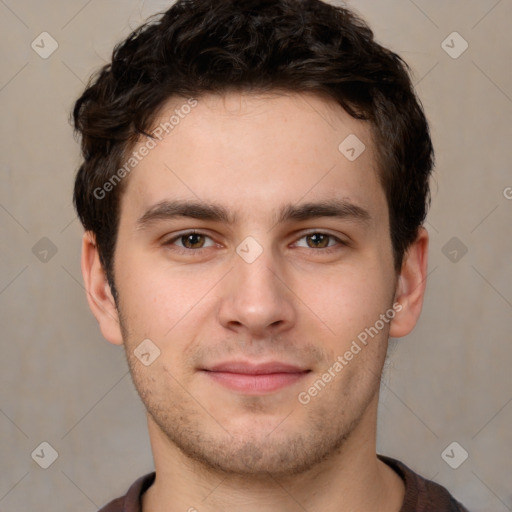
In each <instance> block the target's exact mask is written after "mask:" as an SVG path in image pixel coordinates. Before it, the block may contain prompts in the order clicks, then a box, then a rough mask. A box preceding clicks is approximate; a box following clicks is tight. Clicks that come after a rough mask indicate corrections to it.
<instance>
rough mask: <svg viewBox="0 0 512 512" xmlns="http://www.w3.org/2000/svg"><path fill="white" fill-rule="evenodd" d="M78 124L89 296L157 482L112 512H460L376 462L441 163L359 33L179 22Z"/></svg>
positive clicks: (127, 54)
mask: <svg viewBox="0 0 512 512" xmlns="http://www.w3.org/2000/svg"><path fill="white" fill-rule="evenodd" d="M74 120H75V126H76V129H77V130H78V132H79V133H80V135H81V137H82V150H83V155H84V162H83V164H82V166H81V167H80V169H79V172H78V175H77V178H76V183H75V193H74V200H75V204H76V207H77V211H78V214H79V216H80V219H81V221H82V223H83V225H84V227H85V235H84V238H83V254H82V271H83V276H84V281H85V285H86V290H87V297H88V301H89V304H90V307H91V309H92V311H93V313H94V315H95V316H96V318H97V320H98V322H99V325H100V328H101V331H102V333H103V335H104V337H105V338H106V339H107V340H108V341H110V342H111V343H114V344H119V345H124V348H125V350H126V356H127V360H128V364H129V367H130V371H131V375H132V377H133V380H134V383H135V386H136V388H137V390H138V392H139V395H140V397H141V399H142V401H143V402H144V404H145V406H146V409H147V419H148V429H149V435H150V440H151V445H152V451H153V457H154V462H155V470H156V471H155V473H152V474H150V475H146V476H145V477H142V478H140V479H139V480H137V482H135V483H134V484H133V485H132V486H131V487H130V490H129V491H128V493H127V494H126V496H124V497H122V498H119V499H117V500H115V501H113V502H111V503H110V504H108V505H106V506H105V507H104V508H103V509H102V511H104V512H107V511H108V512H120V511H124V512H135V511H144V512H163V511H165V512H177V511H189V512H193V511H196V510H197V511H200V512H210V511H221V510H226V511H233V510H238V511H243V512H253V511H256V510H257V511H258V512H268V511H273V512H274V511H280V512H292V511H293V512H295V511H319V510H322V511H323V512H335V511H336V512H344V511H354V510H357V511H360V512H365V511H379V512H398V511H401V512H406V511H407V512H409V511H416V510H418V511H419V510H421V511H436V512H439V511H463V510H465V509H464V508H463V507H462V505H460V504H459V503H458V502H457V501H456V500H455V499H454V498H452V497H451V496H450V494H449V493H448V491H446V489H444V488H443V487H441V486H439V485H437V484H435V483H433V482H430V481H427V480H424V479H423V478H421V477H420V476H418V475H416V474H415V473H413V472H412V471H411V470H410V469H408V468H407V467H406V466H405V465H403V464H402V463H400V462H398V461H396V460H393V459H390V458H387V457H384V456H381V455H377V454H376V423H377V406H378V397H379V383H380V376H381V373H382V368H383V364H384V361H385V357H386V350H387V344H388V338H389V337H390V336H392V337H402V336H405V335H406V334H408V333H409V332H410V331H411V330H412V329H413V328H414V325H415V323H416V321H417V319H418V317H419V314H420V310H421V307H422V301H423V295H424V290H425V278H426V269H427V249H428V235H427V232H426V230H425V229H424V228H423V227H422V223H423V221H424V219H425V215H426V211H427V206H428V200H429V187H428V179H429V175H430V172H431V169H432V166H433V150H432V145H431V140H430V136H429V130H428V125H427V121H426V120H425V116H424V114H423V111H422V108H421V106H420V104H419V101H418V100H417V98H416V96H415V94H414V92H413V90H412V86H411V82H410V79H409V76H408V73H407V67H406V65H405V64H404V63H403V62H402V61H401V59H400V58H399V57H398V56H397V55H395V54H394V53H392V52H390V51H389V50H387V49H385V48H383V47H381V46H380V45H378V44H377V43H376V42H375V41H374V40H373V35H372V32H371V31H370V29H369V28H368V27H367V26H366V25H365V24H364V22H363V21H362V20H360V19H359V18H357V17H356V16H355V15H354V14H353V13H351V12H350V11H348V10H346V9H344V8H341V7H333V6H330V5H328V4H325V3H322V2H320V1H319V0H300V1H299V0H238V1H227V0H223V1H219V2H210V1H208V0H193V1H186V0H181V1H178V2H177V3H176V4H175V5H173V6H172V7H171V8H170V9H169V10H168V11H167V12H166V13H165V14H164V15H163V16H162V17H161V18H159V19H158V20H154V21H153V22H151V23H149V24H146V25H144V26H143V27H141V28H140V29H138V30H136V31H135V32H134V33H133V34H131V35H130V37H129V38H128V39H127V40H126V41H124V42H123V43H122V44H121V45H120V46H118V47H117V48H116V49H115V51H114V54H113V59H112V63H111V65H108V66H105V67H104V68H103V69H102V71H101V73H100V74H99V75H98V76H97V77H96V78H95V79H94V81H93V82H92V83H91V84H90V85H89V86H88V88H87V89H86V91H85V92H84V94H83V95H82V96H81V98H80V99H79V100H78V101H77V103H76V105H75V109H74Z"/></svg>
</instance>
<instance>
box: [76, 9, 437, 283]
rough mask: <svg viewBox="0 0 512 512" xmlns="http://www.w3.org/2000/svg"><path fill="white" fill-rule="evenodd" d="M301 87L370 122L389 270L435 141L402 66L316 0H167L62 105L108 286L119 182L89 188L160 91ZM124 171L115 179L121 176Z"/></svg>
mask: <svg viewBox="0 0 512 512" xmlns="http://www.w3.org/2000/svg"><path fill="white" fill-rule="evenodd" d="M232 90H237V91H249V92H258V93H259V92H265V91H276V90H280V91H285V92H289V93H301V92H312V93H316V94H318V95H320V96H322V97H324V98H326V99H331V100H334V101H336V102H337V104H339V105H340V106H341V107H342V108H343V109H345V110H346V111H347V112H348V113H349V114H350V115H351V116H352V117H354V118H356V119H360V120H364V121H366V122H368V123H369V124H370V127H371V129H372V133H373V136H374V143H375V144H376V147H377V150H378V155H379V156H378V159H379V162H378V164H379V179H380V182H381V184H382V187H383V190H384V192H385V195H386V199H387V203H388V209H389V224H390V237H391V241H392V246H393V252H394V261H395V268H396V270H399V269H400V267H401V264H402V260H403V255H404V253H405V251H406V249H407V248H408V246H409V245H410V244H411V243H412V242H413V241H414V239H415V238H416V236H417V232H418V228H419V227H420V226H421V225H422V223H423V222H424V220H425V217H426V213H427V210H428V207H429V203H430V191H429V176H430V173H431V171H432V168H433V165H434V151H433V147H432V142H431V138H430V133H429V127H428V123H427V120H426V118H425V115H424V112H423V108H422V106H421V102H420V101H419V99H418V98H417V96H416V94H415V92H414V88H413V85H412V83H411V79H410V76H409V68H408V66H407V64H406V63H405V62H404V61H403V60H402V59H401V58H400V57H399V56H398V55H397V54H395V53H393V52H392V51H390V50H389V49H386V48H384V47H382V46H381V45H380V44H378V43H377V42H376V41H375V39H374V36H373V33H372V31H371V29H370V28H369V27H368V26H367V25H366V23H365V22H364V21H363V20H362V19H360V18H359V17H358V16H357V15H356V14H355V13H353V12H352V11H350V10H348V9H346V8H343V7H335V6H333V5H329V4H327V3H324V2H322V1H320V0H216V1H211V0H178V1H177V2H176V3H175V4H174V5H172V6H171V7H170V8H169V10H168V11H167V12H165V13H163V14H160V15H158V16H157V17H155V18H152V19H150V20H149V21H148V22H146V23H145V24H144V25H142V26H141V27H139V28H138V29H136V30H135V31H133V32H132V33H131V34H130V35H129V36H128V38H127V39H126V40H125V41H123V42H121V43H120V44H118V45H117V46H116V47H115V48H114V51H113V54H112V62H111V63H109V64H107V65H105V66H104V67H103V68H101V69H100V71H99V72H98V73H97V74H96V75H95V76H93V77H92V78H91V81H90V82H89V84H88V86H87V88H86V89H85V91H84V92H83V94H82V96H81V97H80V98H79V99H78V100H77V101H76V103H75V106H74V110H73V121H74V126H75V131H76V132H77V133H78V134H79V135H80V136H81V148H82V154H83V163H82V165H81V166H80V168H79V170H78V172H77V176H76V180H75V188H74V203H75V207H76V210H77V213H78V216H79V218H80V220H81V222H82V224H83V226H84V228H85V229H86V230H90V231H92V232H93V233H94V235H95V237H96V242H97V245H98V252H99V256H100V260H101V262H102V265H103V268H104V269H105V272H106V275H107V278H108V280H109V283H110V285H111V287H112V288H113V290H114V291H115V287H114V278H113V256H114V250H115V245H116V237H117V229H118V224H119V204H120V197H121V194H122V191H123V188H124V186H125V183H124V182H123V183H121V184H120V185H121V186H117V187H112V190H110V191H109V193H108V194H102V195H101V196H100V197H99V195H98V194H97V193H95V190H98V188H99V187H100V188H101V187H102V186H103V185H104V184H105V183H106V182H107V181H109V180H111V179H112V177H113V176H114V174H115V173H116V171H118V169H119V167H120V166H121V164H122V162H123V161H124V160H123V159H126V155H127V153H128V151H130V150H131V149H132V148H133V146H134V144H135V143H136V142H137V140H138V139H139V138H140V137H141V135H145V136H151V134H148V130H150V128H151V125H152V123H153V122H154V120H155V118H156V116H157V115H158V112H159V109H160V108H161V107H162V106H163V105H164V104H165V102H166V101H167V100H168V99H169V98H170V97H171V96H183V97H194V98H197V97H199V96H200V95H201V94H205V93H220V94H223V93H226V92H229V91H232ZM124 181H126V180H124Z"/></svg>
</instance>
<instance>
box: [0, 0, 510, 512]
mask: <svg viewBox="0 0 512 512" xmlns="http://www.w3.org/2000/svg"><path fill="white" fill-rule="evenodd" d="M347 4H348V5H349V6H351V7H353V8H355V9H356V10H357V11H358V12H359V13H360V14H361V15H362V16H363V17H364V18H365V19H366V20H367V21H368V22H369V24H370V26H371V27H372V28H373V29H374V32H375V34H376V37H377V39H378V41H379V42H381V43H383V44H384V45H385V46H389V47H390V48H391V49H393V50H394V51H396V52H397V53H399V54H400V55H401V56H402V57H403V58H404V59H405V60H406V61H407V62H408V63H409V64H410V66H411V67H412V70H413V74H414V83H415V84H416V85H417V91H418V94H419V96H420V98H421V100H422V102H423V105H424V108H425V111H426V114H427V117H428V118H429V120H430V122H431V129H432V136H433V140H434V144H435V148H436V154H437V165H436V171H435V174H434V178H433V181H432V207H431V211H430V213H429V216H428V222H427V224H426V227H427V229H428V231H429V233H430V236H431V245H430V253H429V257H430V263H429V277H428V286H427V294H426V300H425V305H424V310H423V315H422V317H421V320H420V322H419V324H418V326H417V328H416V329H415V330H414V332H413V333H412V334H411V335H409V336H408V337H407V338H404V339H401V340H398V341H397V342H396V344H394V349H393V351H392V355H391V357H390V359H389V364H388V366H387V369H386V371H385V374H384V377H383V385H382V394H381V403H380V409H379V432H378V451H379V453H382V454H386V455H389V456H392V457H396V458H398V459H401V460H402V461H403V462H405V463H406V464H407V465H409V466H410V467H411V468H412V469H414V470H416V471H418V472H420V473H421V474H422V475H424V476H426V477H427V478H431V479H433V480H435V481H437V482H439V483H441V484H443V485H445V486H447V487H448V489H449V490H450V491H451V492H452V493H453V494H454V495H455V496H456V497H457V498H458V499H459V500H461V501H462V502H463V503H465V504H466V505H467V506H468V507H469V508H470V510H471V511H474V512H489V511H491V510H492V511H493V512H506V511H507V510H509V511H510V510H512V488H511V482H512V471H511V469H512V378H511V370H510V368H511V363H512V343H511V342H510V340H511V334H510V333H511V331H512V272H511V261H512V258H511V255H512V236H511V228H510V224H511V219H512V172H511V162H512V143H511V140H512V127H511V123H510V119H511V116H512V71H511V70H512V65H511V55H512V37H511V32H510V24H511V21H512V2H511V1H510V0H428V1H427V0H414V1H413V0H385V1H370V0H353V1H350V2H347ZM169 5H170V2H162V1H158V2H157V1H146V2H143V1H137V0H122V1H121V0H106V1H103V0H101V1H100V0H89V1H87V0H67V1H64V0H45V1H36V0H16V1H15V0H0V29H1V30H0V38H1V40H2V44H1V47H0V52H1V56H2V59H1V67H0V109H1V110H0V111H1V114H2V121H1V128H0V129H1V132H0V145H1V151H0V176H1V187H0V247H1V257H2V260H1V261H2V264H1V266H0V310H1V326H2V330H1V357H0V434H1V436H0V510H1V511H2V512H21V511H27V510H38V511H41V512H50V511H52V512H53V511H67V512H73V511H77V512H78V511H80V512H94V511H96V510H97V509H98V508H99V506H101V505H102V504H104V503H105V502H106V501H108V500H110V499H112V498H114V497H117V496H119V495H120V494H123V493H124V492H125V491H126V489H127V487H128V486H129V485H130V484H131V483H132V482H133V481H134V480H135V479H136V478H137V477H138V476H141V475H142V474H145V473H147V472H149V471H151V470H152V468H153V466H152V456H151V451H150V446H149V440H148V435H147V432H146V422H145V414H144V408H143V406H142V404H141V402H140V400H139V398H138V395H137V394H136V392H135V390H134V387H133V385H132V383H131V379H130V376H129V373H128V368H127V364H126V362H125V356H124V352H123V349H122V347H114V346H112V345H110V344H109V343H108V342H106V341H105V340H104V339H103V338H102V336H101V334H100V331H99V329H98V327H97V324H96V321H95V319H94V318H93V316H92V314H91V313H90V312H89V309H88V306H87V303H86V298H85V293H84V289H83V284H82V276H81V272H80V243H81V234H82V230H81V226H80V223H79V222H78V220H77V219H76V216H75V213H74V210H73V207H72V187H73V180H74V174H75V171H76V169H77V166H78V164H79V162H80V158H79V150H78V145H77V143H76V141H75V140H74V138H73V134H72V129H71V126H70V125H69V123H68V117H69V114H70V110H71V108H72V105H73V102H74V100H75V99H76V98H77V97H78V95H79V94H80V93H81V91H82V90H83V88H84V85H85V84H86V83H87V81H88V79H89V76H90V75H91V73H92V72H93V71H95V70H97V69H98V67H99V66H100V65H103V64H104V62H105V60H106V59H108V58H109V56H110V53H111V51H112V48H113V45H114V44H115V43H116V42H118V41H119V40H120V39H121V38H123V37H125V36H127V35H128V33H129V32H130V31H131V29H133V28H135V27H136V26H138V25H139V24H140V22H141V21H142V20H143V19H145V18H146V17H147V16H149V15H150V14H153V13H155V12H158V11H161V10H164V9H165V8H167V7H168V6H169ZM42 33H46V34H42ZM56 45H58V47H56ZM466 45H467V48H466ZM55 48H56V49H55ZM52 50H54V51H53V53H52ZM463 50H464V51H463ZM43 442H46V443H49V445H50V446H51V447H52V448H50V447H49V446H48V445H41V443H43ZM453 442H456V443H458V444H456V445H452V446H451V447H449V446H450V445H451V443H453ZM447 447H449V449H448V450H447V451H445V449H446V448H447ZM41 450H43V452H41ZM52 450H55V452H56V453H54V452H53V451H52ZM466 452H467V454H468V457H467V459H466V460H465V461H464V462H463V463H462V464H460V462H461V461H462V460H463V458H464V457H465V453H466ZM42 453H44V457H43V456H42V455H41V454H42ZM443 453H444V456H442V454H443ZM38 454H39V457H38V456H37V455H38ZM57 454H58V456H57V458H56V459H55V460H54V462H53V463H52V464H51V466H49V467H48V468H47V469H43V468H42V467H41V465H46V464H47V463H49V462H50V461H51V460H52V459H53V458H55V456H56V455H57ZM43 459H44V460H43ZM449 463H450V464H451V466H457V465H459V464H460V465H459V467H457V468H456V469H454V468H452V467H451V466H450V465H449Z"/></svg>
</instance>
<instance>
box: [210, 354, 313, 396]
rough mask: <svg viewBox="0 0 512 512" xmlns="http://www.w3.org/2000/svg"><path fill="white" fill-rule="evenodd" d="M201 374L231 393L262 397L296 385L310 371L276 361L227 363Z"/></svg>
mask: <svg viewBox="0 0 512 512" xmlns="http://www.w3.org/2000/svg"><path fill="white" fill-rule="evenodd" d="M203 372H204V373H205V374H206V375H207V376H208V377H209V378H211V379H212V380H214V381H215V382H217V383H219V384H221V385H222V386H224V387H226V388H228V389H231V390H233V391H239V392H241V393H244V394H250V395H262V394H265V393H271V392H273V391H277V390H279V389H282V388H285V387H287V386H290V385H292V384H294V383H296V382H297V381H299V380H301V379H302V378H303V377H304V376H305V375H307V374H308V373H309V372H310V370H309V369H303V368H300V367H298V366H295V365H291V364H288V363H282V362H277V361H272V362H267V363H260V364H254V363H250V362H246V361H229V362H225V363H220V364H217V365H214V366H212V367H211V368H208V369H204V370H203Z"/></svg>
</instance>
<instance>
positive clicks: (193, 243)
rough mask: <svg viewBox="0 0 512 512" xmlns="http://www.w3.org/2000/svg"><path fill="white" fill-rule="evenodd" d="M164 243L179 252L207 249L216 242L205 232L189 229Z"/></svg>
mask: <svg viewBox="0 0 512 512" xmlns="http://www.w3.org/2000/svg"><path fill="white" fill-rule="evenodd" d="M164 245H166V246H167V247H170V248H172V249H173V250H176V251H178V252H180V251H181V252H189V253H191V252H194V251H198V252H199V251H200V250H201V249H207V248H208V247H213V246H214V245H215V243H214V242H213V240H212V239H211V238H210V237H209V236H208V235H205V234H204V233H198V232H196V231H189V232H188V233H181V235H178V236H175V237H174V238H172V239H170V240H168V241H167V242H165V244H164Z"/></svg>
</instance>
